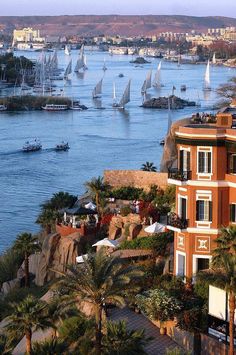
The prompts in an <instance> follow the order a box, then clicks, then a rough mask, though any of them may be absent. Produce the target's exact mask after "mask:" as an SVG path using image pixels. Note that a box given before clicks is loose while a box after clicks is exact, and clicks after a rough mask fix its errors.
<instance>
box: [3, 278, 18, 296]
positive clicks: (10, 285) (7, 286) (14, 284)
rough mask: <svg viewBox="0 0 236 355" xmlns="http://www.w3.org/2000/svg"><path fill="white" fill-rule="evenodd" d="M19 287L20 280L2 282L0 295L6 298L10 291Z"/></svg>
mask: <svg viewBox="0 0 236 355" xmlns="http://www.w3.org/2000/svg"><path fill="white" fill-rule="evenodd" d="M19 287H20V279H18V278H17V279H13V280H10V281H6V282H3V284H2V288H1V294H2V295H3V296H6V295H7V294H8V293H9V292H10V291H12V290H13V289H15V288H19Z"/></svg>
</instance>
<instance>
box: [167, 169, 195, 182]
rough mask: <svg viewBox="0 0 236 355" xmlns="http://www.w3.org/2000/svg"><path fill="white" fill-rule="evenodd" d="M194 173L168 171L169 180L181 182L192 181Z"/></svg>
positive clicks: (176, 170)
mask: <svg viewBox="0 0 236 355" xmlns="http://www.w3.org/2000/svg"><path fill="white" fill-rule="evenodd" d="M191 176H192V172H191V171H190V170H188V171H182V170H179V169H171V170H169V171H168V179H173V180H179V181H187V180H191Z"/></svg>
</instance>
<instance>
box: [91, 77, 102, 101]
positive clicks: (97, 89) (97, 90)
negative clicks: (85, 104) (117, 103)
mask: <svg viewBox="0 0 236 355" xmlns="http://www.w3.org/2000/svg"><path fill="white" fill-rule="evenodd" d="M102 81H103V79H101V80H100V81H99V82H98V83H97V85H96V86H95V88H94V89H93V98H94V99H96V98H98V97H100V96H101V94H102Z"/></svg>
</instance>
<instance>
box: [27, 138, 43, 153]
mask: <svg viewBox="0 0 236 355" xmlns="http://www.w3.org/2000/svg"><path fill="white" fill-rule="evenodd" d="M41 149H42V144H41V142H40V140H38V139H35V140H34V141H32V142H30V141H27V142H25V144H24V145H23V147H22V151H23V152H25V153H29V152H37V151H38V150H41Z"/></svg>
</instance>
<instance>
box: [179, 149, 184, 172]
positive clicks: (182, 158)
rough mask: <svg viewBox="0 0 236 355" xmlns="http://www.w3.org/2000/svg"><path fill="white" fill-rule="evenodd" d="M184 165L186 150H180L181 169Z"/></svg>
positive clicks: (181, 169)
mask: <svg viewBox="0 0 236 355" xmlns="http://www.w3.org/2000/svg"><path fill="white" fill-rule="evenodd" d="M183 166H184V151H183V150H180V151H179V170H180V171H183Z"/></svg>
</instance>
